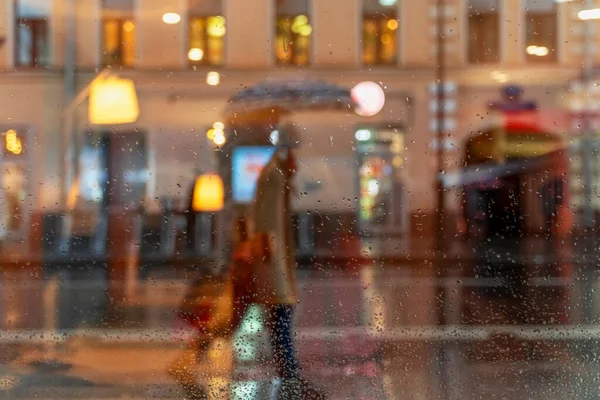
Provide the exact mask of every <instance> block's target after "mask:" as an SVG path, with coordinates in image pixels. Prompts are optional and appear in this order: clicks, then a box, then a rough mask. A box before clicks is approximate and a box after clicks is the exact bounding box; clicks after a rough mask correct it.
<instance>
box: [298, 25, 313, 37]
mask: <svg viewBox="0 0 600 400" xmlns="http://www.w3.org/2000/svg"><path fill="white" fill-rule="evenodd" d="M298 33H299V34H300V35H301V36H310V34H311V33H312V27H311V26H310V25H304V26H303V27H301V28H300V30H299V31H298Z"/></svg>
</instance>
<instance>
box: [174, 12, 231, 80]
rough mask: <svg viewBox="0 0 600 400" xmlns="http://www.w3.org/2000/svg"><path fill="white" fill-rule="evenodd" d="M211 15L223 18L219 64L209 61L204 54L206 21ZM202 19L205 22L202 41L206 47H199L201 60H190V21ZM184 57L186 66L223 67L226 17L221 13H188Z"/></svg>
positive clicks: (225, 61) (225, 45)
mask: <svg viewBox="0 0 600 400" xmlns="http://www.w3.org/2000/svg"><path fill="white" fill-rule="evenodd" d="M213 17H223V18H224V19H225V34H224V35H223V36H222V37H221V38H220V39H221V40H222V46H223V56H222V61H221V63H219V64H214V63H211V62H209V61H208V60H209V57H207V56H206V54H207V53H208V51H207V49H208V38H209V35H208V32H207V30H206V22H207V20H208V19H209V18H213ZM198 18H200V19H203V20H204V23H205V27H204V30H203V34H204V41H205V43H206V48H204V49H201V50H202V51H203V52H204V57H203V58H202V60H200V61H193V60H190V58H189V57H188V54H189V51H190V50H191V49H192V47H191V43H192V40H191V39H192V38H191V35H192V29H191V28H192V27H191V25H192V21H193V20H194V19H198ZM184 57H185V60H186V64H187V66H188V68H192V69H193V68H199V67H200V68H201V67H207V68H208V67H211V68H223V67H225V65H226V64H227V17H226V16H225V15H224V14H223V13H221V14H219V15H202V14H190V15H189V16H188V18H187V26H186V41H185V51H184Z"/></svg>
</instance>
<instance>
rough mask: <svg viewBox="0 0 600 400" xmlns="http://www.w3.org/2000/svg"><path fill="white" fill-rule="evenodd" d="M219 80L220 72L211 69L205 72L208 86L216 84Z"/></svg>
mask: <svg viewBox="0 0 600 400" xmlns="http://www.w3.org/2000/svg"><path fill="white" fill-rule="evenodd" d="M220 82H221V74H219V73H218V72H215V71H211V72H209V73H208V74H206V83H207V84H208V85H210V86H217V85H218V84H219V83H220Z"/></svg>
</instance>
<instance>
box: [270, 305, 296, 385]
mask: <svg viewBox="0 0 600 400" xmlns="http://www.w3.org/2000/svg"><path fill="white" fill-rule="evenodd" d="M293 318H294V306H292V305H275V306H271V307H270V309H269V332H270V339H271V349H272V351H273V357H274V358H275V364H276V366H277V373H278V374H279V376H280V377H281V378H285V379H288V378H299V376H300V367H299V364H298V360H297V359H296V350H295V348H294V338H293Z"/></svg>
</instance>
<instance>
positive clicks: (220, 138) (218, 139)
mask: <svg viewBox="0 0 600 400" xmlns="http://www.w3.org/2000/svg"><path fill="white" fill-rule="evenodd" d="M226 141H227V140H226V139H225V134H223V132H220V131H219V132H216V133H215V137H214V138H213V142H214V143H215V144H216V145H217V146H223V145H224V144H225V142H226Z"/></svg>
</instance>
